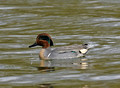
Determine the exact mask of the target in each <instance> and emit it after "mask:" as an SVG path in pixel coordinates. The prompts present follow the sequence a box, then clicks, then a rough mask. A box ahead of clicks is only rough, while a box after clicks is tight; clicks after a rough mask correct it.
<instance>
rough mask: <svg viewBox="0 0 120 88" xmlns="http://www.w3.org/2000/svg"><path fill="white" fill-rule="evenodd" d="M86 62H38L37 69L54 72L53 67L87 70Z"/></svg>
mask: <svg viewBox="0 0 120 88" xmlns="http://www.w3.org/2000/svg"><path fill="white" fill-rule="evenodd" d="M87 61H88V59H86V58H73V59H52V60H40V65H39V67H37V68H38V70H40V71H45V70H46V71H54V70H55V67H72V68H75V69H87V68H88V62H87Z"/></svg>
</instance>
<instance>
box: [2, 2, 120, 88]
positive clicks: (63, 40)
mask: <svg viewBox="0 0 120 88" xmlns="http://www.w3.org/2000/svg"><path fill="white" fill-rule="evenodd" d="M40 33H48V34H50V35H51V36H52V38H53V41H54V45H55V46H54V47H60V46H67V45H72V44H82V43H88V44H91V45H93V46H94V48H92V49H91V50H90V51H89V52H88V53H87V54H86V56H85V57H83V58H79V59H70V60H64V59H63V60H52V61H51V62H49V61H48V62H46V64H47V65H48V66H50V67H51V65H52V67H51V68H50V69H52V70H50V69H49V70H47V71H46V70H44V69H43V70H41V69H38V67H39V63H40V61H39V57H38V54H39V51H40V49H41V47H35V48H28V46H29V45H31V44H33V43H34V41H35V38H36V36H37V35H38V34H40ZM119 59H120V0H0V88H119V87H120V84H119V83H120V60H119ZM73 62H74V64H73Z"/></svg>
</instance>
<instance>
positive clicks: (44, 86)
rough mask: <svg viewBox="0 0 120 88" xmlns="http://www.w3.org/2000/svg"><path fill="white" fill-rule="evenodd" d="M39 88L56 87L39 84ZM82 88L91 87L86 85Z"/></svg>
mask: <svg viewBox="0 0 120 88" xmlns="http://www.w3.org/2000/svg"><path fill="white" fill-rule="evenodd" d="M38 88H54V85H52V84H39V87H38ZM64 88H66V86H65V87H64ZM80 88H89V87H88V85H84V86H82V87H80Z"/></svg>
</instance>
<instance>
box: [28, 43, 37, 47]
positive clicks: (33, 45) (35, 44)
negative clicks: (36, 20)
mask: <svg viewBox="0 0 120 88" xmlns="http://www.w3.org/2000/svg"><path fill="white" fill-rule="evenodd" d="M35 46H37V43H36V42H35V43H34V44H32V45H30V46H29V48H31V47H35Z"/></svg>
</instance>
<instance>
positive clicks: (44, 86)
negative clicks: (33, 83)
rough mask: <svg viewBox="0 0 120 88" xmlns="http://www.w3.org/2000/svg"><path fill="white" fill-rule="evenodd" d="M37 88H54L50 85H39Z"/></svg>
mask: <svg viewBox="0 0 120 88" xmlns="http://www.w3.org/2000/svg"><path fill="white" fill-rule="evenodd" d="M38 88H54V87H53V86H52V84H40V85H39V87H38Z"/></svg>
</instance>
